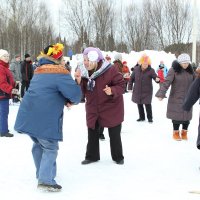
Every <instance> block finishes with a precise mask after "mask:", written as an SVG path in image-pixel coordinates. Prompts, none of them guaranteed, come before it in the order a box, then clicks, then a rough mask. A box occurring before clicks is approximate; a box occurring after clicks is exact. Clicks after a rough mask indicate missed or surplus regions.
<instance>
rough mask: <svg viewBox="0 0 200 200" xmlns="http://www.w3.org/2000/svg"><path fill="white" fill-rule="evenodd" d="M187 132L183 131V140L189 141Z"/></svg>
mask: <svg viewBox="0 0 200 200" xmlns="http://www.w3.org/2000/svg"><path fill="white" fill-rule="evenodd" d="M187 132H188V131H187V130H182V131H181V138H182V140H187V139H188V138H187Z"/></svg>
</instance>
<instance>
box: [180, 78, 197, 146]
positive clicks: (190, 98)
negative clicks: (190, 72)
mask: <svg viewBox="0 0 200 200" xmlns="http://www.w3.org/2000/svg"><path fill="white" fill-rule="evenodd" d="M199 98H200V77H198V78H196V79H195V81H194V82H193V83H192V84H191V86H190V88H189V91H188V93H187V95H186V97H185V101H184V103H183V109H184V110H185V111H187V112H190V111H191V109H192V106H193V105H194V104H195V103H196V102H197V100H198V99H199ZM197 148H198V149H200V118H199V129H198V138H197Z"/></svg>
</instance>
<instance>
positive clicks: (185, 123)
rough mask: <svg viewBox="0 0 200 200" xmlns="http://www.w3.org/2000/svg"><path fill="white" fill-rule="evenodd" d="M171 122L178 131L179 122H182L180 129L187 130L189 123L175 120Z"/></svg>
mask: <svg viewBox="0 0 200 200" xmlns="http://www.w3.org/2000/svg"><path fill="white" fill-rule="evenodd" d="M172 124H173V129H174V131H178V130H179V127H180V125H181V124H182V129H184V130H188V126H189V124H190V121H176V120H172Z"/></svg>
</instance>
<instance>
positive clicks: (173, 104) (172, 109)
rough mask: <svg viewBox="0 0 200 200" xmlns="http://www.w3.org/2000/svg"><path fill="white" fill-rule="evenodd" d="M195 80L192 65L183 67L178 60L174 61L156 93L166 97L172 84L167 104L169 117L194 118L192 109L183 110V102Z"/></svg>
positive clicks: (173, 118)
mask: <svg viewBox="0 0 200 200" xmlns="http://www.w3.org/2000/svg"><path fill="white" fill-rule="evenodd" d="M193 80H194V72H193V69H192V66H191V65H189V66H188V68H187V69H183V68H182V67H181V66H180V64H179V63H178V62H177V61H174V62H173V63H172V67H171V68H170V69H169V71H168V74H167V77H166V78H165V81H164V82H163V84H162V85H161V87H160V89H159V90H158V92H157V93H156V95H155V96H156V97H160V98H164V97H165V94H166V92H167V90H168V89H169V87H170V86H171V90H170V95H169V99H168V104H167V118H168V119H172V120H176V121H188V120H191V119H192V109H191V110H190V111H189V112H187V111H184V110H183V103H184V99H185V97H186V94H187V91H188V89H189V87H190V85H191V84H192V82H193Z"/></svg>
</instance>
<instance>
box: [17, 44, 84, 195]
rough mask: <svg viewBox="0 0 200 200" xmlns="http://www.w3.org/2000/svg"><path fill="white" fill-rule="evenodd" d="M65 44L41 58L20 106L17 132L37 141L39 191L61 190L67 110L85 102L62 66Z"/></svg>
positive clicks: (51, 48) (51, 47) (52, 47)
mask: <svg viewBox="0 0 200 200" xmlns="http://www.w3.org/2000/svg"><path fill="white" fill-rule="evenodd" d="M63 48H64V47H63V45H62V44H60V43H57V44H54V45H49V46H47V47H46V48H45V49H44V50H43V52H42V53H41V55H40V56H39V57H38V63H39V66H38V67H37V68H36V69H35V71H34V76H33V79H32V80H31V84H30V87H29V88H28V90H27V92H26V93H25V95H24V98H23V100H22V102H21V104H20V107H19V110H18V114H17V118H16V122H15V130H16V131H19V132H22V133H25V134H27V135H29V136H30V137H31V139H32V140H33V147H32V155H33V160H34V163H35V167H36V178H37V179H38V188H39V189H43V190H47V191H60V190H61V188H62V187H61V186H60V185H58V184H57V183H56V181H55V177H56V158H57V154H58V149H59V146H58V142H59V141H62V140H63V133H62V125H63V108H64V106H65V105H66V106H67V107H69V106H71V105H72V104H77V103H79V102H80V99H81V89H80V86H78V85H77V83H76V82H75V81H74V80H73V79H72V77H71V75H70V72H69V71H68V70H67V69H66V68H65V67H64V66H63V65H61V63H62V60H63Z"/></svg>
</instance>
